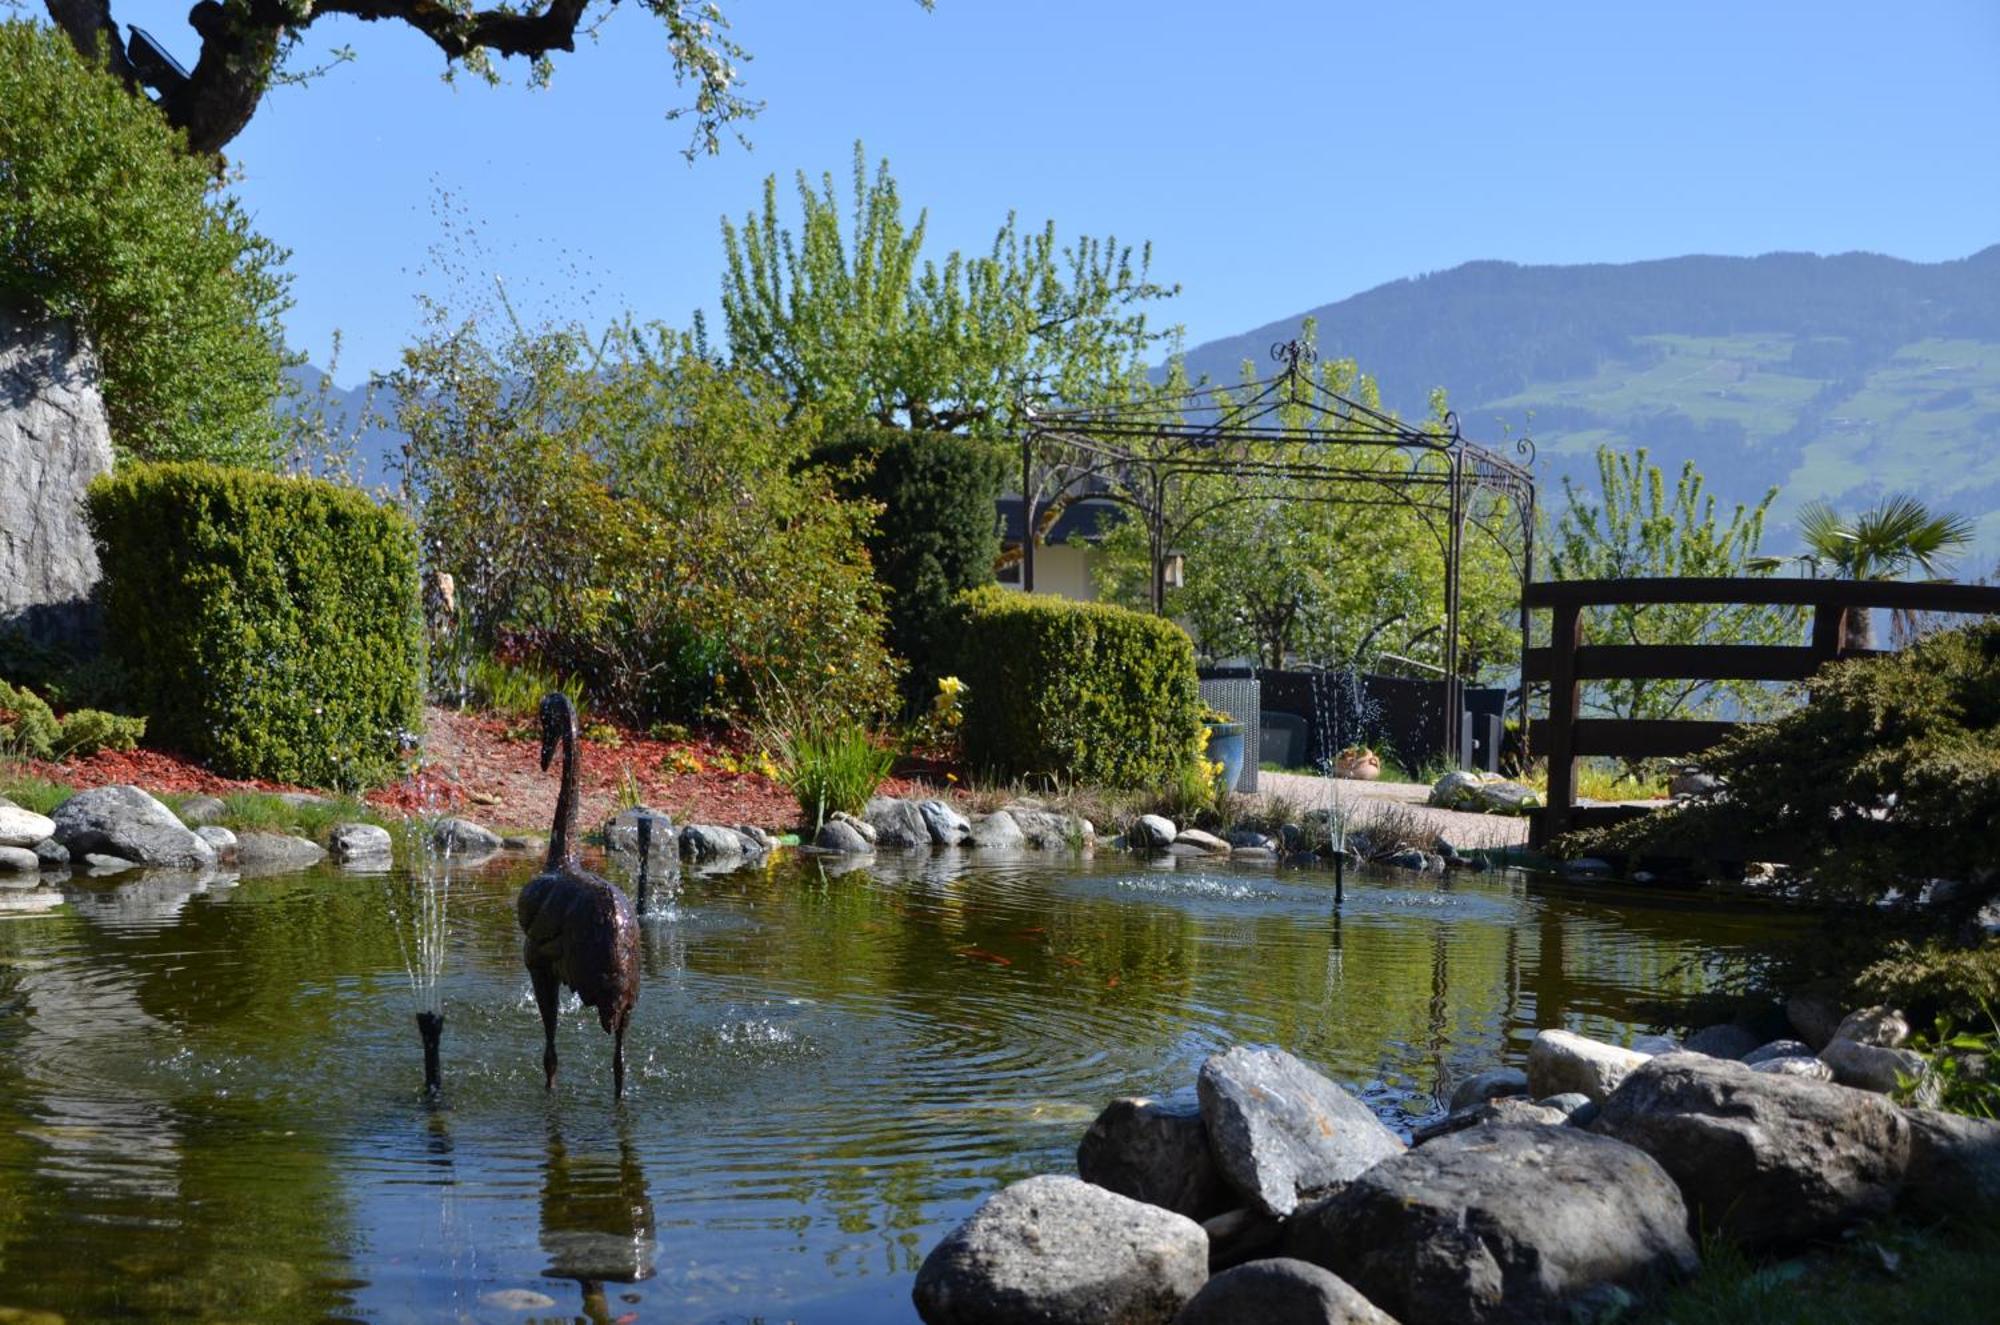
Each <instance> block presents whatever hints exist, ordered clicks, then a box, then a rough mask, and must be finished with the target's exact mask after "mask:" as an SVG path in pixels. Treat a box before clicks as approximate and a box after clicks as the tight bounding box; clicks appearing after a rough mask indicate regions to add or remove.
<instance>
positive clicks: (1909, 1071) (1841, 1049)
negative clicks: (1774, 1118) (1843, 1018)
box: [1819, 1037, 1924, 1095]
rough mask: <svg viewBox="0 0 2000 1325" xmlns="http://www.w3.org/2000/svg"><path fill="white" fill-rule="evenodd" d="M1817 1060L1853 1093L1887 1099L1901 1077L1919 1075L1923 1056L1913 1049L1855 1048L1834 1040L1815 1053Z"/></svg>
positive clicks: (1848, 1041) (1842, 1040) (1849, 1043)
mask: <svg viewBox="0 0 2000 1325" xmlns="http://www.w3.org/2000/svg"><path fill="white" fill-rule="evenodd" d="M1819 1060H1820V1062H1822V1063H1825V1064H1826V1065H1827V1066H1828V1067H1829V1068H1831V1069H1833V1079H1834V1080H1835V1081H1838V1082H1839V1083H1840V1084H1841V1085H1843V1086H1852V1087H1854V1088H1855V1089H1856V1090H1872V1091H1875V1092H1877V1093H1878V1094H1882V1095H1887V1094H1888V1093H1889V1092H1891V1091H1893V1090H1895V1089H1896V1088H1897V1087H1898V1086H1900V1085H1901V1084H1902V1080H1903V1078H1905V1077H1908V1078H1911V1079H1915V1078H1916V1077H1919V1076H1921V1075H1922V1074H1923V1070H1924V1059H1923V1055H1922V1054H1919V1053H1917V1052H1916V1051H1915V1050H1913V1049H1888V1048H1883V1047H1881V1046H1878V1045H1873V1044H1856V1043H1855V1042H1854V1041H1853V1040H1846V1039H1841V1038H1839V1037H1835V1039H1834V1040H1833V1042H1832V1043H1831V1044H1829V1045H1827V1046H1826V1048H1824V1049H1822V1050H1820V1051H1819Z"/></svg>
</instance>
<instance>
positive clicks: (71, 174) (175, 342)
mask: <svg viewBox="0 0 2000 1325" xmlns="http://www.w3.org/2000/svg"><path fill="white" fill-rule="evenodd" d="M283 259H284V254H283V253H282V252H281V251H280V250H278V249H276V248H274V247H273V246H272V245H271V244H269V243H268V242H267V241H265V240H264V239H262V238H260V237H258V236H257V235H256V234H255V233H253V232H252V231H251V229H250V224H249V221H248V219H247V218H246V217H245V215H244V213H243V210H242V208H241V207H240V206H239V205H238V204H237V202H236V200H235V199H234V198H231V197H229V196H227V195H226V194H223V193H221V192H220V191H219V190H218V187H217V185H216V182H215V179H214V177H213V175H212V174H211V172H210V171H209V170H208V169H207V168H205V167H204V166H203V165H202V164H201V163H200V162H198V161H195V160H193V159H191V158H189V157H188V156H187V155H186V154H185V153H184V152H183V151H181V149H180V142H179V135H178V134H176V133H175V132H174V131H173V130H172V129H170V128H168V127H167V125H166V124H165V123H164V122H163V121H162V120H161V119H160V117H159V116H158V115H156V114H154V113H153V112H152V111H151V110H150V109H148V108H147V107H146V106H144V105H143V104H142V103H140V102H139V101H136V100H134V99H133V98H132V97H130V96H127V95H126V93H125V90H124V89H123V88H122V87H121V86H120V85H119V83H118V80H117V79H115V78H112V77H110V76H109V75H107V74H106V73H104V72H103V71H102V70H100V69H94V68H92V67H90V65H89V64H87V63H86V62H85V61H84V60H82V59H80V58H79V57H78V56H77V54H76V52H74V51H73V50H71V49H70V48H69V46H68V45H67V44H66V43H65V42H64V41H63V40H62V39H61V37H60V36H58V35H57V34H55V33H54V32H51V31H50V30H49V29H47V28H43V27H39V26H37V25H35V24H32V23H25V22H18V21H15V22H7V23H0V294H4V295H5V296H6V297H7V298H8V301H9V302H13V303H16V304H18V305H20V306H23V307H25V308H27V309H29V310H30V311H32V312H33V313H35V314H38V315H46V316H51V317H57V318H65V319H71V320H73V321H74V322H76V324H77V325H78V326H79V327H80V328H81V329H82V331H83V332H84V334H85V335H86V336H87V337H88V338H89V340H90V342H91V343H92V345H93V346H94V347H95V349H96V352H97V355H98V359H99V362H100V364H101V366H102V370H103V386H104V403H105V408H106V410H107V412H108V413H109V415H110V419H111V431H112V439H113V441H114V442H115V443H116V445H117V448H118V450H119V453H120V454H121V456H124V457H128V458H129V457H138V458H144V459H162V460H165V459H211V460H221V461H227V462H233V463H249V464H257V465H269V464H270V463H272V461H273V459H274V452H275V447H276V445H277V438H278V434H279V426H278V422H277V419H276V418H275V416H274V414H273V411H272V409H271V405H272V402H273V401H274V400H275V399H276V398H277V397H278V395H279V393H280V392H281V391H282V389H283V378H282V373H283V370H284V368H285V366H286V364H287V362H288V360H287V357H286V354H285V350H284V342H283V333H282V329H281V328H280V326H279V324H278V318H279V315H280V314H281V313H282V312H283V311H284V309H285V308H286V307H287V306H288V304H289V301H288V300H287V298H286V293H285V291H286V278H285V277H284V276H283V274H282V273H281V271H280V265H281V263H282V262H283Z"/></svg>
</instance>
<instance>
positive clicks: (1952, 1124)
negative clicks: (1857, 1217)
mask: <svg viewBox="0 0 2000 1325" xmlns="http://www.w3.org/2000/svg"><path fill="white" fill-rule="evenodd" d="M1903 1116H1904V1117H1905V1118H1906V1119H1907V1120H1908V1121H1909V1124H1910V1167H1909V1169H1908V1171H1907V1173H1906V1175H1905V1177H1904V1181H1903V1205H1904V1207H1905V1208H1907V1209H1909V1210H1910V1211H1912V1212H1913V1213H1915V1214H1917V1215H1918V1216H1920V1217H1922V1218H1924V1219H1944V1218H1951V1219H1962V1220H1966V1221H1969V1222H1970V1221H1985V1222H1989V1223H1990V1222H1991V1221H1993V1220H1995V1219H2000V1122H1995V1121H1993V1120H1992V1119H1990V1118H1967V1117H1965V1116H1964V1115H1962V1114H1956V1113H1940V1112H1938V1111H1937V1110H1936V1109H1911V1110H1908V1111H1907V1112H1906V1113H1905V1114H1904V1115H1903Z"/></svg>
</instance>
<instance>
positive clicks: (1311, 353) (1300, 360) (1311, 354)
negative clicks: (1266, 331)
mask: <svg viewBox="0 0 2000 1325" xmlns="http://www.w3.org/2000/svg"><path fill="white" fill-rule="evenodd" d="M1271 357H1272V358H1273V359H1275V360H1277V361H1278V362H1279V363H1281V364H1283V365H1285V371H1287V372H1289V373H1291V374H1292V375H1293V376H1297V375H1298V371H1299V369H1300V368H1302V367H1307V366H1310V365H1312V364H1315V363H1318V362H1319V351H1318V350H1316V349H1314V348H1313V347H1312V346H1310V345H1308V344H1306V343H1305V342H1304V341H1302V340H1281V341H1277V342H1274V343H1273V344H1272V346H1271Z"/></svg>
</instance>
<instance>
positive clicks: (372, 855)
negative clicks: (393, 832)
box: [326, 823, 396, 861]
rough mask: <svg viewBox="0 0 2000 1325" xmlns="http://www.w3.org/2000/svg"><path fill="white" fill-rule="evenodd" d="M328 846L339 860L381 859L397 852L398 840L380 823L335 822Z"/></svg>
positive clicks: (328, 837)
mask: <svg viewBox="0 0 2000 1325" xmlns="http://www.w3.org/2000/svg"><path fill="white" fill-rule="evenodd" d="M326 847H327V850H328V851H329V852H331V853H332V854H333V858H334V859H335V860H339V861H348V860H380V859H381V858H383V857H384V856H390V855H393V854H395V850H396V840H395V839H394V838H393V837H391V836H390V835H389V830H388V829H386V828H384V827H382V826H381V825H379V824H362V823H352V824H335V825H334V826H333V831H332V832H331V833H328V834H327V836H326Z"/></svg>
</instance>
